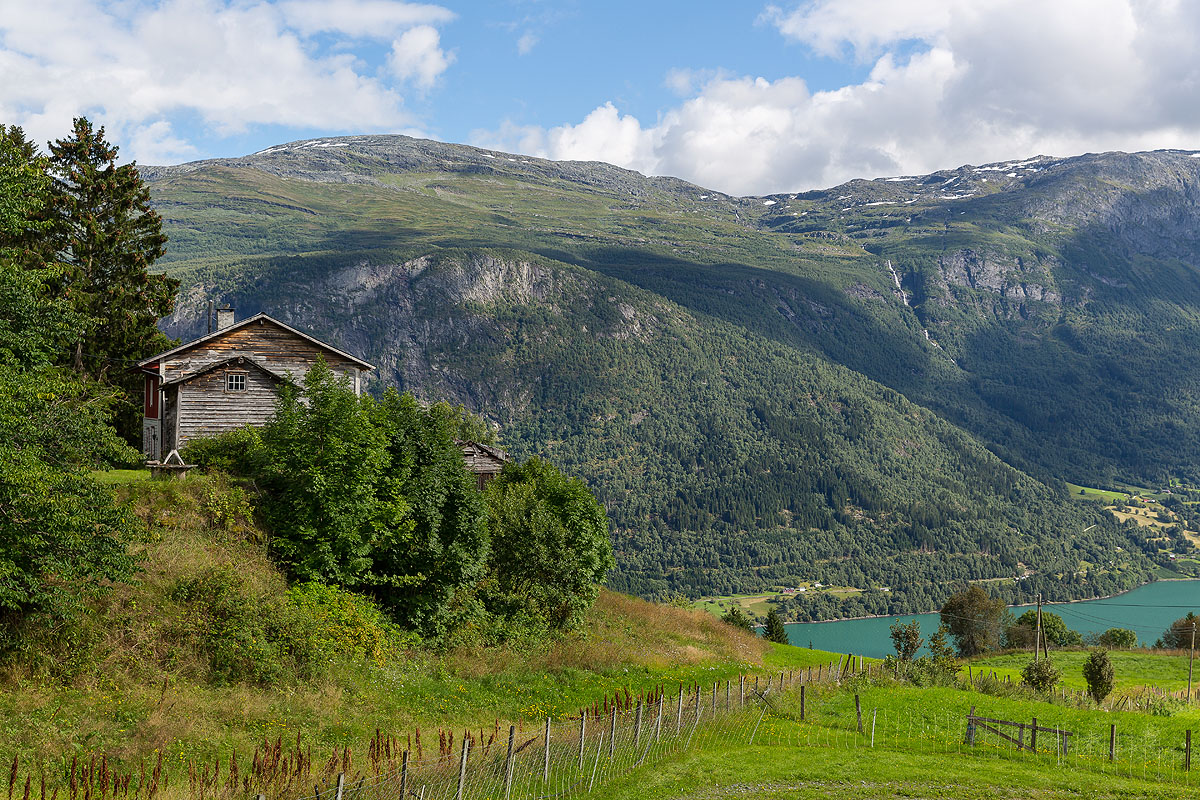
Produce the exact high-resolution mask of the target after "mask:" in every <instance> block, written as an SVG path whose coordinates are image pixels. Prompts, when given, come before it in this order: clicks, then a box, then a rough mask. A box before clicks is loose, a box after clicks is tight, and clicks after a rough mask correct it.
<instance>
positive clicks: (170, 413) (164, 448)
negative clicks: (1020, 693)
mask: <svg viewBox="0 0 1200 800" xmlns="http://www.w3.org/2000/svg"><path fill="white" fill-rule="evenodd" d="M178 390H179V387H177V386H168V387H167V388H166V390H165V391H164V392H163V422H162V431H161V433H160V435H161V437H162V445H161V447H160V448H159V451H160V452H159V457H160V458H166V456H167V454H168V453H170V452H171V451H172V450H174V449H175V448H177V447H179V445H178V444H177V443H176V442H175V427H176V421H177V420H178V418H179V403H178V402H177V399H178V397H179V391H178Z"/></svg>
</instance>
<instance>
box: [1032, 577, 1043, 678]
mask: <svg viewBox="0 0 1200 800" xmlns="http://www.w3.org/2000/svg"><path fill="white" fill-rule="evenodd" d="M1041 649H1042V593H1041V592H1038V599H1037V632H1036V633H1035V634H1034V637H1033V663H1035V664H1036V663H1037V660H1038V651H1040V650H1041Z"/></svg>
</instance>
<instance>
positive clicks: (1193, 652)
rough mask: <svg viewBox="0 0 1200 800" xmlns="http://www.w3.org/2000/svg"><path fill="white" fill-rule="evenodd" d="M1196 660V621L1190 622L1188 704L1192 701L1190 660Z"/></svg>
mask: <svg viewBox="0 0 1200 800" xmlns="http://www.w3.org/2000/svg"><path fill="white" fill-rule="evenodd" d="M1195 660H1196V623H1194V622H1193V623H1192V652H1191V653H1190V654H1189V655H1188V705H1191V703H1192V662H1194V661H1195Z"/></svg>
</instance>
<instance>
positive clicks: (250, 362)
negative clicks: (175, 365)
mask: <svg viewBox="0 0 1200 800" xmlns="http://www.w3.org/2000/svg"><path fill="white" fill-rule="evenodd" d="M230 364H245V365H246V366H249V367H254V368H255V369H258V370H259V371H261V372H265V373H266V374H267V376H268V377H271V378H274V379H275V380H277V381H286V380H290V379H289V378H288V376H286V375H280V374H279V373H278V372H276V371H274V370H272V369H267V368H266V367H265V366H263V365H262V364H259V363H258V362H257V361H255V360H254V359H253V358H250V357H249V356H232V357H230V358H223V359H221V360H220V361H214V362H213V363H211V364H205V365H204V366H203V367H200V368H199V369H194V370H192V371H191V372H187V373H184V374H182V375H179V376H177V377H175V378H172V379H171V380H169V381H163V386H164V387H166V386H174V385H175V384H177V383H187V382H188V381H190V380H191V379H192V378H195V377H198V376H200V375H203V374H204V373H206V372H212V371H213V370H214V369H219V368H220V367H226V366H229V365H230Z"/></svg>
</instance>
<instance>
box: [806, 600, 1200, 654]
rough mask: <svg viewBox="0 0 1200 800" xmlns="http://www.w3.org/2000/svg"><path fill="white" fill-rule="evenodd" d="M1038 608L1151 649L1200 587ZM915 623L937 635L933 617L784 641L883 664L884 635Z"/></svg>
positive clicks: (862, 622) (866, 623) (872, 622)
mask: <svg viewBox="0 0 1200 800" xmlns="http://www.w3.org/2000/svg"><path fill="white" fill-rule="evenodd" d="M1025 608H1027V606H1016V607H1014V611H1017V610H1018V609H1019V610H1020V611H1023V610H1024V609H1025ZM1042 608H1043V609H1044V610H1047V611H1052V612H1054V613H1055V614H1058V615H1059V616H1060V617H1062V618H1063V621H1064V622H1066V623H1067V627H1069V628H1073V629H1074V630H1077V631H1079V632H1080V633H1082V634H1085V635H1086V634H1088V633H1102V632H1104V631H1105V630H1107V629H1109V628H1129V629H1130V630H1132V631H1135V632H1136V633H1137V635H1138V642H1139V644H1142V645H1145V646H1149V645H1152V644H1154V640H1155V639H1157V638H1158V637H1159V636H1161V635H1162V632H1163V631H1164V630H1166V629H1167V626H1169V625H1170V624H1171V623H1172V622H1174V621H1175V620H1177V619H1179V618H1180V617H1182V616H1184V615H1185V614H1187V612H1189V611H1196V612H1198V613H1200V581H1157V582H1155V583H1149V584H1146V585H1145V586H1141V587H1139V588H1137V589H1134V590H1133V591H1130V592H1126V593H1125V594H1122V595H1117V596H1116V597H1109V598H1107V599H1104V600H1082V601H1080V602H1077V603H1047V604H1045V605H1043V606H1042ZM1020 611H1017V613H1020ZM914 619H915V620H917V621H919V622H920V623H921V633H922V635H923V636H925V637H926V638H928V637H929V635H930V634H931V633H934V632H935V631H937V626H938V615H937V614H916V615H909V616H902V617H878V618H874V619H847V620H838V621H836V622H799V623H792V624H789V625H787V626H786V628H787V632H788V639H790V640H791V643H792V644H794V645H796V646H798V647H809V646H810V643H811V646H812V647H815V648H816V649H818V650H832V651H833V652H835V653H853V654H855V655H863V656H868V657H873V658H883V657H884V656H885V655H887V654H888V653H891V652H893V650H892V640H891V638H890V637H889V635H888V632H889V629H890V628H891V626H892V624H893V623H894V622H895V621H896V620H901V621H903V622H908V621H910V620H914Z"/></svg>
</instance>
